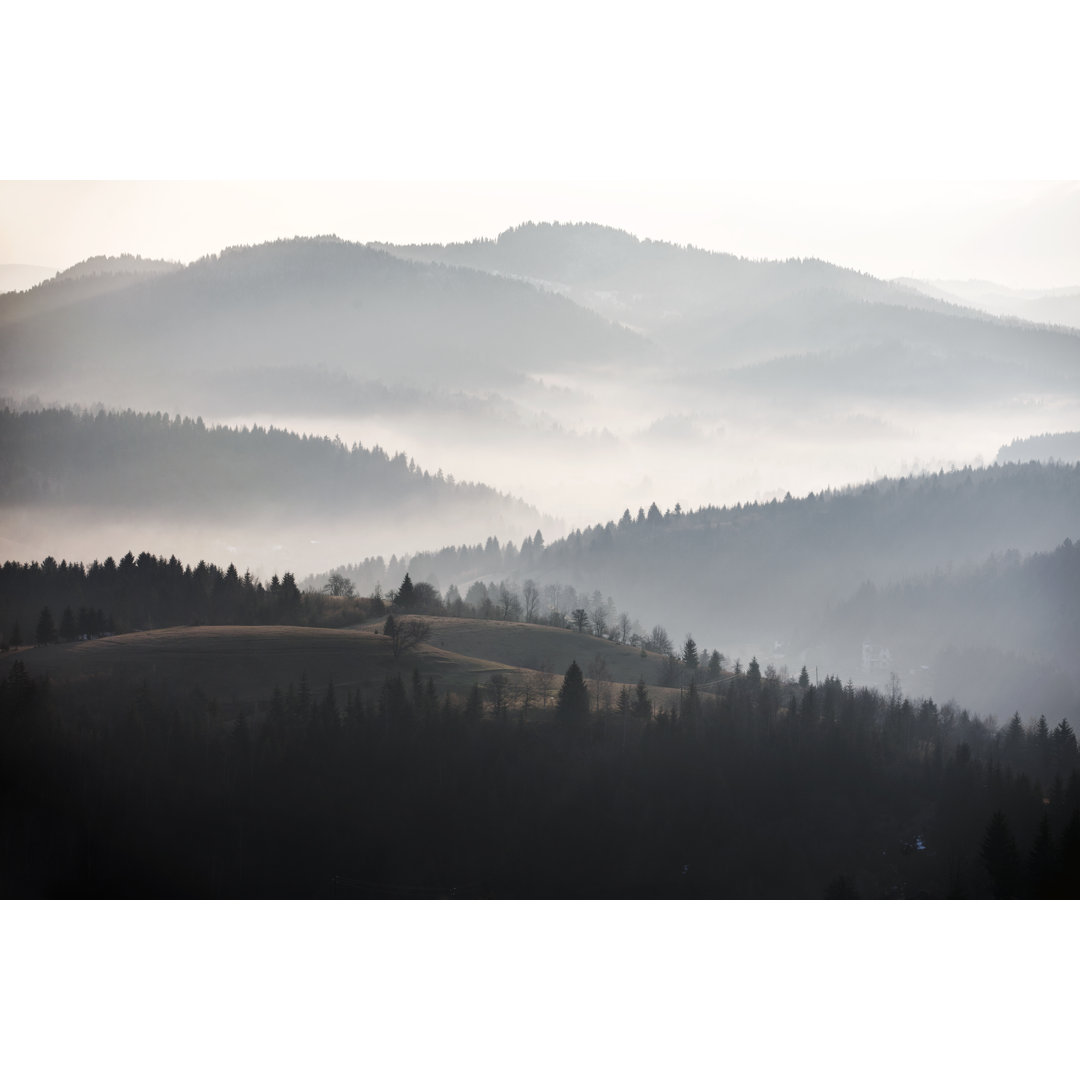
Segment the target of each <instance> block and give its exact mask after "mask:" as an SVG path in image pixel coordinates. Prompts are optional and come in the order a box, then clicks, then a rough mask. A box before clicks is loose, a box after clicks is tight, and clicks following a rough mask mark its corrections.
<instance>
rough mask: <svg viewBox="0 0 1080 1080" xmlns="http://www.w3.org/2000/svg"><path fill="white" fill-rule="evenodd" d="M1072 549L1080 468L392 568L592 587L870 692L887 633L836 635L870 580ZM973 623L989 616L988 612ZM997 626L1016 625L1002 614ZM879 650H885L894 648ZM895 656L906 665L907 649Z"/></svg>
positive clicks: (890, 484)
mask: <svg viewBox="0 0 1080 1080" xmlns="http://www.w3.org/2000/svg"><path fill="white" fill-rule="evenodd" d="M1076 536H1080V466H1068V465H1040V464H1034V463H1033V464H1027V465H1005V466H991V467H989V468H985V469H970V468H967V469H962V470H957V471H955V472H951V473H944V472H941V473H934V474H930V475H923V476H910V477H903V478H899V479H889V480H881V481H877V482H874V483H870V484H864V485H860V486H857V487H852V488H848V489H842V490H837V491H824V492H821V493H818V494H814V495H810V496H808V497H806V498H800V499H793V498H785V499H783V500H772V501H770V502H768V503H748V504H738V505H735V506H728V507H719V508H718V507H705V508H702V509H699V510H696V511H689V512H684V511H683V510H682V509H681V508H680V507H678V506H676V507H675V508H674V509H672V510H668V511H667V512H661V511H660V509H659V508H658V507H656V506H655V504H654V505H653V506H652V507H650V508H649V510H648V512H646V511H645V510H644V508H639V509H638V511H637V514H636V516H635V515H633V514H631V512H630V511H629V509H627V510H626V512H625V513H624V514H623V516H622V518H621V519H620V520H619V521H618V522H617V523H616V522H614V521H609V522H608V523H607V524H606V525H599V524H598V525H596V526H593V527H590V528H587V529H578V530H574V531H573V532H571V533H570V534H569V535H568V536H567V537H565V538H563V539H560V540H555V541H552V542H550V543H547V544H544V543H534V542H533V540H532V539H531V538H528V539H527V540H526V542H525V543H523V544H522V545H521V548H520V550H519V549H518V548H517V547H515V546H503V547H501V546H500V545H499V544H498V543H497V542H492V540H490V539H489V541H488V543H487V544H486V545H483V546H482V547H481V546H464V545H463V546H459V547H456V548H447V549H443V550H442V551H437V552H426V553H421V554H418V555H416V556H414V557H413V558H412V559H411V560H406V559H404V558H402V559H400V560H399V561H398V562H397V563H396V567H397V569H398V570H404V569H408V570H409V572H410V573H411V574H413V576H414V578H415V579H416V580H422V579H430V580H434V581H437V582H439V583H440V585H441V587H443V588H446V587H447V586H449V585H450V584H454V585H457V586H459V587H461V588H466V587H467V586H468V585H469V584H471V582H473V581H475V580H477V579H488V578H491V579H495V580H498V579H500V578H506V579H508V580H511V581H516V582H518V583H519V584H520V583H522V582H524V581H525V580H526V579H532V580H533V581H535V582H536V583H537V585H538V586H539V587H540V588H541V589H543V588H544V587H545V586H546V585H548V584H555V583H558V584H560V585H564V586H566V585H569V586H573V587H574V588H585V589H590V590H597V591H599V592H600V593H602V594H604V595H605V596H606V595H610V596H613V597H615V598H616V600H617V602H618V604H619V606H620V608H625V609H627V610H630V611H632V612H633V613H634V614H635V616H637V617H638V618H640V619H641V620H642V622H643V623H644V625H646V626H649V625H652V624H653V623H654V622H655V623H661V624H663V625H664V626H666V627H667V628H668V629H669V630H670V631H672V633H673V635H674V637H675V638H676V639H679V638H681V635H682V634H684V633H686V632H691V633H693V635H694V636H695V637H696V638H697V639H698V640H699V641H703V642H707V643H708V644H709V645H711V646H715V647H718V648H720V649H721V650H722V651H723V652H725V653H727V654H728V655H729V656H740V655H741V656H742V657H743V658H744V659H745V658H747V657H749V656H750V655H752V654H754V653H757V654H758V655H759V656H760V657H762V658H763V659H764V658H766V657H771V656H773V654H774V652H775V651H776V646H777V643H779V653H777V663H784V662H788V663H795V662H798V663H802V662H804V661H808V662H810V663H811V664H814V663H820V664H821V665H822V666H823V667H825V668H827V669H828V670H835V671H838V672H839V673H840V674H841V675H842V676H843V677H849V676H850V677H855V678H857V679H860V680H861V679H864V678H865V677H866V674H865V672H864V671H863V670H862V654H861V644H862V641H863V640H864V635H873V634H875V633H883V627H882V625H881V624H880V623H877V622H874V621H868V622H866V624H865V625H863V624H862V623H859V626H858V628H852V627H851V626H849V627H846V628H845V630H844V631H843V632H842V633H841V632H840V629H839V627H840V625H841V622H842V620H840V619H839V616H838V617H837V618H835V619H833V618H831V617H830V615H829V613H830V610H831V609H834V608H839V607H840V606H841V605H844V604H845V603H847V602H849V601H851V599H852V598H853V597H854V596H855V595H856V594H857V593H858V591H859V590H860V589H862V588H864V586H865V584H866V583H868V582H869V583H871V584H872V585H873V586H874V587H875V588H877V589H886V588H888V587H890V586H892V585H895V586H896V587H897V588H902V587H903V583H904V582H905V581H907V580H908V579H911V578H914V577H917V576H920V575H927V574H933V573H935V572H950V571H952V570H954V569H955V570H961V569H964V568H968V569H970V570H975V569H976V568H977V567H979V565H980V564H982V563H984V562H985V561H986V560H988V559H989V558H990V557H991V556H993V555H994V554H995V553H996V554H998V555H1004V553H1005V552H1006V551H1008V550H1009V549H1015V550H1016V551H1017V552H1019V553H1020V554H1023V555H1028V554H1032V553H1036V552H1046V551H1052V550H1054V549H1057V548H1059V547H1060V545H1061V544H1062V541H1063V540H1064V539H1065V538H1067V537H1076ZM356 569H358V570H359V569H361V568H359V567H357V568H356ZM373 569H375V568H373ZM1069 580H1073V579H1072V578H1070V579H1069ZM1076 599H1077V601H1078V602H1080V597H1077V598H1076ZM886 612H887V608H886ZM930 617H931V616H929V615H928V616H927V618H930ZM973 617H977V618H983V619H985V617H986V613H985V612H982V613H980V614H979V615H977V616H976V615H973ZM996 617H997V618H1007V612H1004V611H998V612H997V616H996ZM1029 617H1030V618H1035V617H1036V616H1035V614H1034V613H1029ZM885 622H886V625H887V619H886V620H885ZM916 625H917V624H916ZM902 636H903V631H902V630H901V628H900V627H899V626H898V628H897V637H898V639H899V638H900V637H902ZM926 637H927V640H926V641H925V642H924V644H925V645H926V646H927V650H929V649H930V642H931V641H935V642H937V645H936V646H935V648H934V650H933V651H927V652H925V653H922V652H920V653H919V654H918V655H917V656H916V657H912V656H911V655H910V653H909V654H907V655H906V656H904V658H905V659H906V660H908V663H909V664H912V663H914V664H916V665H921V664H925V663H929V662H930V661H931V660H934V659H935V658H936V655H937V652H938V651H940V648H943V647H944V643H943V642H940V641H938V639H936V638H934V636H933V634H928V635H926ZM1078 640H1080V639H1078ZM876 644H877V645H878V646H879V647H881V646H882V645H884V646H889V645H890V639H889V638H888V637H887V636H886V638H885V640H884V641H880V640H879V641H877V642H876ZM896 651H897V654H898V657H899V656H901V655H904V650H903V649H901V648H900V645H899V641H898V642H897V645H896ZM886 674H887V672H886ZM903 675H904V677H907V669H906V668H905V670H904V671H903ZM961 688H962V689H964V691H965V693H964V695H960V694H959V690H958V689H954V692H956V693H957V694H958V696H962V697H964V698H966V699H969V700H973V699H977V700H979V701H980V704H985V698H983V697H982V696H981V695H979V694H978V693H977V691H976V687H975V686H974V685H972V684H967V685H966V686H964V687H961ZM1020 704H1021V702H1020V701H1018V700H1017V701H1012V700H1011V699H1008V700H1005V699H1004V698H1003V700H1001V701H1000V703H998V704H996V705H995V708H997V709H998V710H999V711H1001V710H1005V711H1011V710H1012V709H1013V708H1016V707H1017V706H1019V705H1020Z"/></svg>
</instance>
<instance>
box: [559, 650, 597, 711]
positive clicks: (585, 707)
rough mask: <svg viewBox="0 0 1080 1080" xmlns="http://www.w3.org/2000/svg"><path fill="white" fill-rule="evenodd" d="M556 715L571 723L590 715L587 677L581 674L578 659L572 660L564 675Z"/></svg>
mask: <svg viewBox="0 0 1080 1080" xmlns="http://www.w3.org/2000/svg"><path fill="white" fill-rule="evenodd" d="M555 715H556V716H557V717H558V718H559V719H560V720H563V721H565V722H567V723H570V724H579V723H581V722H583V721H584V720H586V719H587V718H588V716H589V691H588V690H587V689H586V687H585V677H584V676H583V675H582V674H581V668H579V667H578V662H577V661H576V660H572V661H571V662H570V666H569V667H568V668H567V669H566V674H565V675H564V676H563V684H562V687H561V689H560V690H559V697H558V702H557V704H556V706H555Z"/></svg>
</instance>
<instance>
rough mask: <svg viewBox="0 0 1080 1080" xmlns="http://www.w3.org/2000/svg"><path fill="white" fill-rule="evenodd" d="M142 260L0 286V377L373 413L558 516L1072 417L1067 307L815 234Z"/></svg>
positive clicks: (852, 463) (761, 485)
mask: <svg viewBox="0 0 1080 1080" xmlns="http://www.w3.org/2000/svg"><path fill="white" fill-rule="evenodd" d="M144 263H145V264H146V265H144V266H143V267H142V268H141V269H140V268H139V267H138V266H137V265H135V264H133V263H132V264H130V265H129V263H124V264H123V265H122V266H118V267H116V268H115V272H114V271H113V270H110V271H109V272H108V273H96V274H89V275H88V274H83V275H82V276H80V277H78V278H76V279H75V280H65V279H58V280H54V281H50V282H47V283H44V284H43V285H41V286H39V287H38V288H37V289H34V290H31V291H30V292H28V293H22V294H17V295H14V296H8V297H4V298H0V299H2V302H0V371H2V372H3V375H2V378H0V392H3V393H5V394H7V395H9V396H14V397H16V398H25V397H26V396H28V395H33V394H36V395H38V396H39V397H40V398H42V399H43V400H45V401H46V402H50V401H55V400H57V399H60V400H64V401H76V402H81V403H83V404H92V403H97V402H99V401H101V402H104V403H105V404H106V405H107V406H124V407H135V408H139V409H151V410H157V409H165V410H168V411H169V412H170V413H173V412H181V413H185V414H190V415H202V416H203V417H205V418H207V419H208V420H212V421H215V422H225V423H231V424H238V423H240V424H244V423H246V424H250V423H252V422H258V423H260V424H262V425H269V424H271V423H273V424H275V425H276V426H283V427H289V428H293V429H301V430H304V431H313V432H318V433H320V434H327V435H333V434H335V433H337V434H341V435H342V437H343V438H345V439H346V440H347V441H350V442H352V441H356V440H358V439H359V440H363V441H365V442H371V441H375V440H377V441H379V442H381V443H382V444H383V445H391V446H394V447H400V448H403V449H405V450H406V451H407V452H408V453H409V454H411V455H412V456H414V457H416V458H418V459H420V460H424V461H427V462H429V463H432V464H433V465H437V466H439V467H442V468H443V469H445V470H446V471H447V472H453V473H455V474H457V475H470V476H477V477H482V478H483V479H484V480H486V481H487V482H489V483H492V484H494V485H496V486H498V487H500V488H502V489H503V490H508V491H513V492H514V493H515V494H517V495H519V496H521V497H522V498H525V499H526V500H527V501H529V502H531V503H533V504H535V505H538V506H541V507H542V508H544V509H545V510H548V511H549V512H552V513H557V514H559V515H560V516H562V517H565V518H567V519H568V520H571V521H572V522H573V523H574V524H578V525H585V524H587V523H588V522H591V521H594V520H596V518H597V517H598V516H599V517H606V516H609V515H617V514H618V513H619V512H620V511H621V509H622V507H623V506H626V505H638V504H639V503H640V504H642V505H645V506H647V505H648V504H649V503H650V502H651V501H656V502H657V503H658V504H659V505H674V503H675V502H676V500H680V501H682V502H684V503H687V504H691V505H708V504H720V503H731V502H739V501H745V500H746V499H758V500H760V499H762V498H765V499H768V498H770V497H771V496H772V495H773V494H774V493H779V494H781V495H782V494H783V493H784V492H785V491H786V490H791V491H793V492H796V493H801V492H806V491H809V490H818V489H820V488H821V487H824V486H842V485H844V484H850V483H856V482H859V481H861V480H863V479H865V478H866V477H867V476H873V475H899V474H904V473H907V472H909V471H912V469H915V470H916V471H917V470H919V469H924V468H933V469H934V470H937V469H938V468H940V467H951V466H952V465H953V464H956V463H964V462H969V461H973V460H976V459H978V458H979V457H982V458H983V459H984V460H987V459H989V458H990V457H991V456H992V454H993V453H994V452H995V451H996V449H997V447H999V446H1001V445H1002V444H1003V443H1006V442H1008V441H1009V440H1011V439H1014V438H1017V437H1025V436H1027V435H1031V434H1035V433H1036V432H1038V431H1045V430H1055V429H1057V430H1061V429H1064V428H1075V427H1076V426H1077V424H1080V381H1078V380H1080V333H1077V332H1075V331H1070V330H1060V329H1057V330H1055V329H1051V328H1047V327H1039V326H1034V325H1028V324H1021V323H1018V322H1015V321H1004V320H1001V319H996V318H992V317H990V316H987V315H985V314H982V313H978V312H975V311H973V310H970V309H963V308H960V307H958V306H956V305H954V304H948V303H944V302H942V301H940V300H937V299H934V298H931V297H927V296H924V295H922V294H921V293H919V292H918V291H916V290H913V289H909V288H905V287H903V286H900V285H897V284H895V283H889V282H885V281H881V280H878V279H875V278H873V277H870V276H869V275H866V274H860V273H856V272H854V271H851V270H846V269H842V268H840V267H837V266H832V265H829V264H827V263H823V262H819V261H816V260H789V261H786V262H770V261H753V260H748V259H742V258H738V257H736V256H733V255H726V254H721V253H715V252H707V251H702V250H698V249H694V248H686V247H681V246H678V245H674V244H667V243H662V242H652V241H647V240H638V239H637V238H635V237H633V236H631V235H629V234H628V233H625V232H620V231H619V230H615V229H609V228H602V227H600V226H595V225H580V226H570V225H527V226H521V227H519V228H517V229H512V230H509V231H508V232H505V233H503V234H502V235H500V236H499V237H498V238H497V239H496V240H484V241H476V242H474V243H469V244H458V245H447V246H428V247H417V248H403V247H397V248H391V247H389V246H388V245H367V246H365V245H360V244H352V243H345V242H343V241H340V240H336V239H334V238H320V239H307V240H292V241H278V242H275V243H271V244H264V245H261V246H258V247H252V248H237V249H230V250H228V251H225V252H223V253H221V254H220V255H217V256H210V257H207V258H205V259H202V260H200V261H198V262H196V263H194V264H192V265H190V266H187V267H179V268H168V267H165V268H162V267H160V266H152V267H150V264H149V263H148V262H147V261H145V260H144ZM95 265H96V264H95ZM105 265H106V267H108V265H109V264H105ZM148 267H149V269H150V270H152V272H147V270H148ZM121 271H122V272H121ZM94 290H97V294H96V295H95V294H93V293H94ZM598 499H601V500H603V505H598Z"/></svg>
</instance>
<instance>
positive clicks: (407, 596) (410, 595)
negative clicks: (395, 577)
mask: <svg viewBox="0 0 1080 1080" xmlns="http://www.w3.org/2000/svg"><path fill="white" fill-rule="evenodd" d="M415 600H416V597H415V595H414V590H413V583H412V578H411V577H409V575H408V574H407V573H406V575H405V577H404V578H402V579H401V585H400V587H399V588H398V591H397V593H396V594H395V595H394V605H395V606H396V607H398V608H400V609H401V610H402V611H409V610H410V609H411V608H412V606H413V603H414V602H415Z"/></svg>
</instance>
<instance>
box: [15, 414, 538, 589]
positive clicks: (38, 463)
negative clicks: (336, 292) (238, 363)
mask: <svg viewBox="0 0 1080 1080" xmlns="http://www.w3.org/2000/svg"><path fill="white" fill-rule="evenodd" d="M0 503H2V505H3V506H4V507H5V510H6V513H7V514H8V516H9V520H8V523H7V528H6V530H5V531H6V532H7V533H8V537H7V539H8V544H9V545H10V544H11V543H12V542H13V539H14V535H13V534H15V533H16V531H18V532H19V534H20V535H21V536H22V537H23V540H22V546H23V547H25V548H27V549H28V554H27V555H25V556H22V557H24V558H29V557H33V554H34V552H33V551H31V550H30V549H32V548H33V546H34V544H35V543H38V544H39V547H38V548H37V550H40V549H41V548H42V547H44V548H45V549H52V550H58V549H59V550H61V551H64V552H65V553H66V554H67V556H68V557H71V558H89V557H90V553H91V551H92V550H100V548H98V547H96V546H95V544H94V540H93V535H94V530H95V528H96V527H100V526H101V525H103V524H105V523H109V522H115V521H117V520H118V517H122V520H123V521H124V522H125V529H126V531H127V534H128V543H131V544H137V545H138V546H139V547H145V548H153V547H155V546H160V544H159V543H157V540H158V536H159V530H164V531H165V532H166V533H167V532H168V530H169V529H174V530H175V529H180V530H188V531H190V530H193V529H196V528H199V527H202V528H203V529H206V530H217V531H220V529H222V528H228V529H232V530H234V531H235V530H242V531H243V533H244V535H247V536H250V535H253V534H255V533H256V532H260V531H261V532H260V535H262V536H264V537H271V538H273V539H274V540H276V541H278V542H282V543H283V542H285V541H284V537H286V536H292V535H293V534H294V533H297V532H299V533H300V534H301V535H303V534H306V536H305V540H306V538H308V537H312V536H314V537H316V538H318V537H322V538H323V543H324V544H329V543H334V544H336V545H340V546H341V548H342V549H346V550H348V549H351V550H355V548H356V547H357V546H359V547H361V548H366V549H367V550H369V551H370V550H376V551H377V550H379V549H380V546H381V545H382V544H384V543H388V542H390V541H391V539H392V538H394V537H400V536H401V535H402V534H403V533H404V534H406V535H407V534H409V533H413V534H415V533H416V532H417V531H419V532H427V533H428V534H430V535H435V534H442V535H461V534H462V532H463V531H464V532H465V533H469V532H471V533H473V534H474V535H475V534H479V535H484V534H485V533H487V532H489V531H490V530H491V529H492V528H495V529H498V530H499V531H504V532H506V531H509V532H511V533H516V532H531V531H533V530H535V529H536V528H539V527H541V526H543V527H546V528H552V527H554V524H555V523H554V522H553V521H552V519H550V518H545V517H543V516H542V515H540V514H539V513H538V512H537V511H536V510H534V509H533V508H532V507H529V506H527V505H526V504H525V503H523V502H522V501H521V500H520V499H516V498H513V497H511V496H508V495H503V494H501V493H499V492H497V491H496V490H494V489H493V488H491V487H488V486H486V485H484V484H476V483H466V482H459V481H456V480H455V479H454V478H453V477H449V476H445V475H443V473H442V472H441V470H440V471H437V472H435V473H431V472H428V471H427V470H425V469H422V468H420V467H419V466H418V465H416V463H415V462H413V461H411V460H410V459H408V458H407V457H406V456H405V455H404V454H401V453H398V454H395V455H394V456H392V457H391V456H390V455H389V454H388V453H386V451H384V450H383V449H382V448H380V447H378V446H374V447H371V448H366V447H364V446H362V445H360V444H354V445H353V446H351V447H349V446H346V445H345V444H344V443H343V442H342V441H341V440H340V439H330V438H326V437H316V436H301V435H296V434H293V433H292V432H288V431H283V430H280V429H275V428H273V427H271V428H262V427H257V426H256V427H252V428H250V429H248V428H242V429H241V428H232V427H223V426H213V425H206V424H205V423H204V422H203V421H202V420H201V419H191V418H181V417H179V416H177V417H174V418H171V419H170V417H169V416H168V415H165V414H161V413H154V414H151V413H135V412H130V411H129V412H125V413H119V412H105V411H103V410H100V411H98V412H96V413H94V412H76V411H73V410H68V409H46V410H39V411H35V412H15V411H12V410H10V409H0ZM76 523H77V524H76ZM143 530H153V532H152V533H150V534H149V535H148V534H147V533H146V532H144V531H143ZM83 533H86V534H87V535H86V536H82V535H81V534H83ZM35 537H40V540H35V539H34V538H35ZM144 540H145V543H144ZM294 541H295V537H294ZM76 547H77V550H74V548H76ZM304 547H306V548H307V550H306V551H305V550H303V548H304ZM174 550H175V548H174ZM180 554H182V555H183V556H184V557H185V558H186V559H189V560H190V561H193V562H197V561H198V560H199V555H200V554H201V552H200V551H199V549H198V548H197V546H196V545H195V544H192V545H191V546H190V547H188V545H187V544H186V543H185V544H184V548H183V550H181V551H180ZM215 557H221V556H220V555H217V554H216V553H215ZM297 557H298V558H299V559H300V560H302V561H301V563H299V564H296V563H294V565H299V566H300V568H301V570H306V569H307V567H308V566H309V565H310V559H311V558H312V550H311V546H310V545H307V544H306V543H305V544H304V545H303V546H302V547H301V549H300V553H299V555H298V556H297ZM265 558H266V556H265V555H262V556H260V562H262V561H263V560H264V559H265Z"/></svg>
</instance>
